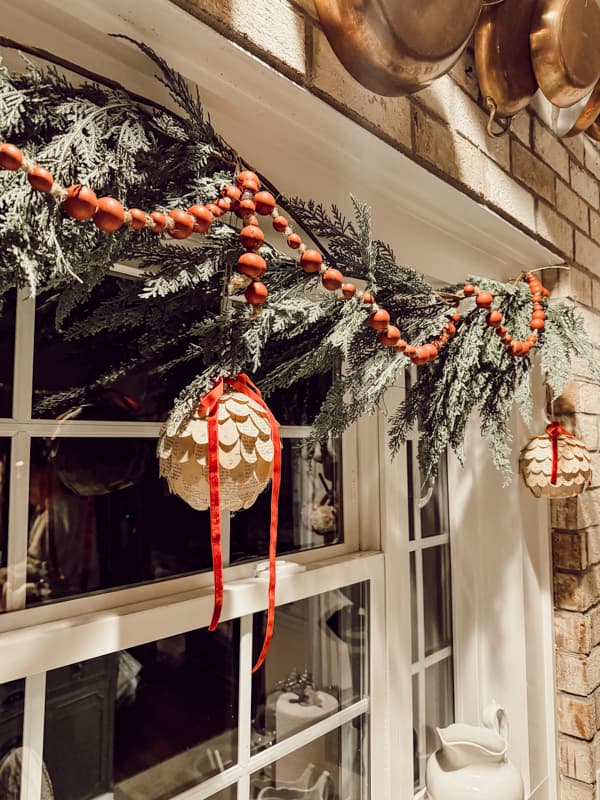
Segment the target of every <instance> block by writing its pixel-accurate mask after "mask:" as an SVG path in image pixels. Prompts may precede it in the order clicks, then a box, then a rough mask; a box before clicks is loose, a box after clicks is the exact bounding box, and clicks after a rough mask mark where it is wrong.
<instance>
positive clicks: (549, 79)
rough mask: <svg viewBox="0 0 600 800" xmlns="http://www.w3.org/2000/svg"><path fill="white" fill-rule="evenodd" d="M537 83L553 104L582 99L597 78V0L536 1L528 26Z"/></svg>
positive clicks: (599, 19) (599, 35) (599, 25)
mask: <svg viewBox="0 0 600 800" xmlns="http://www.w3.org/2000/svg"><path fill="white" fill-rule="evenodd" d="M530 41H531V58H532V63H533V69H534V72H535V76H536V78H537V82H538V84H539V87H540V89H541V90H542V92H543V93H544V95H545V96H546V97H547V98H548V100H550V102H551V103H553V104H554V105H555V106H559V107H560V108H568V107H569V106H571V105H573V104H574V103H577V102H578V101H580V100H582V99H583V98H584V97H585V96H586V95H587V94H588V92H590V91H591V90H592V89H593V88H594V85H595V83H596V81H597V80H598V78H599V77H600V47H598V42H599V41H600V6H599V5H598V2H597V0H538V3H537V6H536V9H535V12H534V15H533V24H532V29H531V37H530Z"/></svg>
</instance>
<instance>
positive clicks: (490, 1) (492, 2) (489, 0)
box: [481, 0, 504, 6]
mask: <svg viewBox="0 0 600 800" xmlns="http://www.w3.org/2000/svg"><path fill="white" fill-rule="evenodd" d="M503 2H504V0H483V2H482V4H481V5H482V6H499V5H500V3H503Z"/></svg>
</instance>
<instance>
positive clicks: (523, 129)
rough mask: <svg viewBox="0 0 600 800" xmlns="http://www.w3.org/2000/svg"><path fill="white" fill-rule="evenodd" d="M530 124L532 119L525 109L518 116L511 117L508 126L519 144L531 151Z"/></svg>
mask: <svg viewBox="0 0 600 800" xmlns="http://www.w3.org/2000/svg"><path fill="white" fill-rule="evenodd" d="M531 122H532V118H531V115H530V114H529V111H528V110H527V109H525V110H524V111H522V112H521V113H520V114H517V115H516V116H515V117H513V121H512V124H511V126H510V130H511V132H512V133H513V134H514V135H515V136H516V137H517V139H518V140H519V141H520V142H523V144H524V145H525V147H527V148H528V149H529V150H530V149H531Z"/></svg>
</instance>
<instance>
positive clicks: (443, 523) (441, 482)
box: [421, 457, 450, 538]
mask: <svg viewBox="0 0 600 800" xmlns="http://www.w3.org/2000/svg"><path fill="white" fill-rule="evenodd" d="M426 491H427V486H424V488H423V489H422V493H423V494H425V493H426ZM449 529H450V523H449V519H448V470H447V465H446V457H444V458H442V460H441V461H440V471H439V473H438V476H437V478H436V481H435V484H434V486H433V493H432V495H431V497H430V499H429V502H428V503H426V505H425V506H423V508H422V509H421V536H422V537H423V538H426V537H428V536H439V535H440V534H442V533H448V532H449Z"/></svg>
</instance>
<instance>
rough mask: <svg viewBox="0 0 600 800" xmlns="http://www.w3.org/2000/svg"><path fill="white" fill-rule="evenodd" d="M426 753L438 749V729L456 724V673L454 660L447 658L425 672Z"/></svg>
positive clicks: (428, 753)
mask: <svg viewBox="0 0 600 800" xmlns="http://www.w3.org/2000/svg"><path fill="white" fill-rule="evenodd" d="M425 721H426V735H425V738H426V741H425V747H426V753H425V755H427V756H429V755H431V753H433V752H434V750H436V749H437V747H438V737H437V729H438V728H445V727H446V726H447V725H450V723H451V722H454V673H453V668H452V659H451V658H446V659H445V660H444V661H440V662H439V663H437V664H434V665H433V666H432V667H429V668H428V669H426V670H425Z"/></svg>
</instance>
